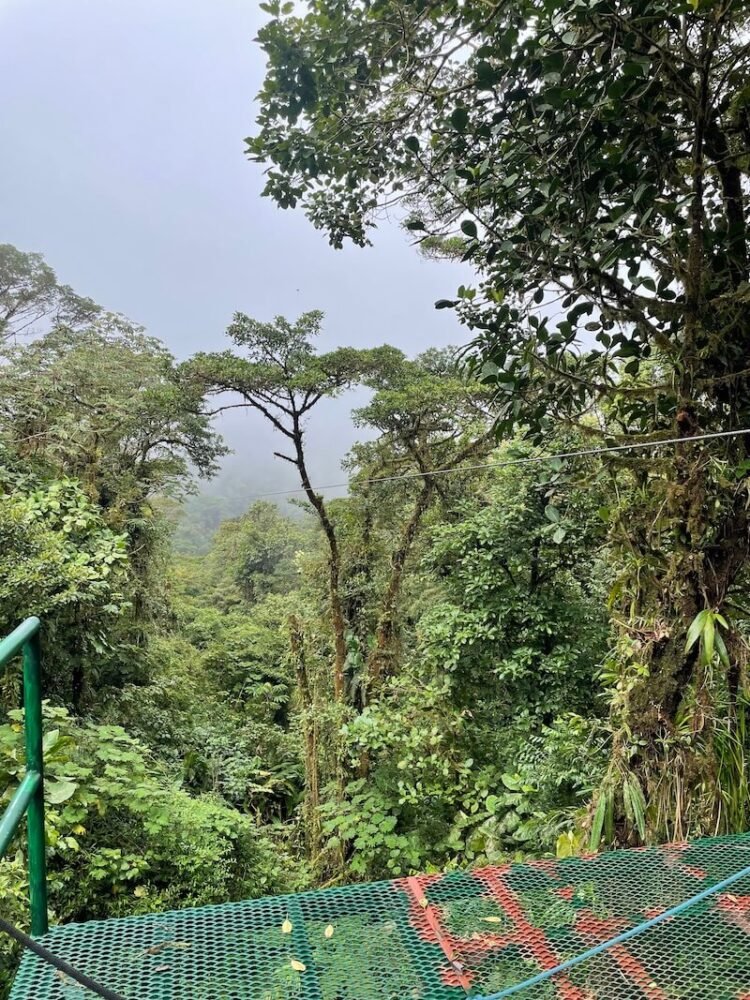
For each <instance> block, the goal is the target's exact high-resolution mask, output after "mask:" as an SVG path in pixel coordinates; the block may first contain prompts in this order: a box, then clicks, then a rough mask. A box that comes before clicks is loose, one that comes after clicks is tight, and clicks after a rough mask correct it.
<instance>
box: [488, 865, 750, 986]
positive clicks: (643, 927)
mask: <svg viewBox="0 0 750 1000" xmlns="http://www.w3.org/2000/svg"><path fill="white" fill-rule="evenodd" d="M748 877H750V865H748V867H747V868H743V869H742V870H741V871H738V872H735V873H734V875H730V876H729V877H728V878H725V879H723V880H722V881H721V882H717V883H716V885H712V886H710V887H709V888H708V889H704V890H703V891H702V892H699V893H697V895H695V896H691V897H690V899H686V900H685V901H684V902H682V903H678V905H677V906H673V907H671V908H670V909H669V910H665V911H664V912H663V913H660V914H659V915H658V916H656V917H652V918H651V919H650V920H646V921H645V922H644V923H642V924H638V925H637V926H636V927H631V928H630V930H629V931H624V932H623V933H622V934H618V935H617V936H616V937H613V938H610V939H609V940H608V941H602V943H601V944H598V945H596V946H595V947H594V948H589V950H588V951H584V952H581V954H580V955H576V956H575V957H574V958H569V959H568V960H567V961H566V962H561V963H560V964H559V965H556V966H555V967H554V968H553V969H545V971H544V972H540V973H539V974H538V975H536V976H532V977H531V978H530V979H525V980H524V981H523V982H522V983H517V984H516V985H515V986H509V987H508V988H507V989H504V990H500V992H499V993H489V994H488V995H487V996H484V997H482V996H480V997H476V1000H505V997H511V996H514V995H515V994H516V993H520V992H521V990H528V989H531V987H532V986H537V985H538V984H539V983H544V982H546V981H547V980H548V979H552V977H553V976H559V975H560V973H562V972H567V971H568V970H569V969H574V968H575V967H576V966H577V965H581V963H582V962H587V961H588V960H589V959H590V958H595V957H596V956H597V955H601V954H602V952H604V951H608V950H609V949H610V948H615V947H617V945H620V944H623V943H624V942H625V941H630V939H631V938H634V937H638V936H639V935H640V934H644V933H645V932H646V931H649V930H651V928H652V927H656V926H657V925H658V924H663V923H664V922H665V921H666V920H671V919H672V918H673V917H676V916H679V914H681V913H684V912H685V910H688V909H690V907H692V906H695V905H696V904H697V903H702V902H703V900H704V899H708V898H709V897H710V896H715V895H716V893H717V892H723V890H724V889H728V888H729V887H730V886H732V885H734V884H735V883H736V882H739V881H741V880H742V879H743V878H748Z"/></svg>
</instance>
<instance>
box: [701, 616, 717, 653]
mask: <svg viewBox="0 0 750 1000" xmlns="http://www.w3.org/2000/svg"><path fill="white" fill-rule="evenodd" d="M715 638H716V625H715V624H714V616H713V615H712V614H710V613H709V614H708V615H707V616H706V623H705V625H704V626H703V659H704V661H705V662H706V663H711V661H712V660H713V658H714V649H715Z"/></svg>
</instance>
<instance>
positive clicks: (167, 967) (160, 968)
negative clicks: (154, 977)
mask: <svg viewBox="0 0 750 1000" xmlns="http://www.w3.org/2000/svg"><path fill="white" fill-rule="evenodd" d="M171 968H172V966H171V965H157V967H156V968H155V969H154V972H169V970H170V969H171Z"/></svg>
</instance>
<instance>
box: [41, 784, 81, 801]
mask: <svg viewBox="0 0 750 1000" xmlns="http://www.w3.org/2000/svg"><path fill="white" fill-rule="evenodd" d="M77 789H78V785H77V784H76V783H75V781H69V780H68V779H67V778H60V779H59V781H47V782H45V786H44V791H45V798H46V799H47V801H48V802H50V803H51V804H52V805H53V806H58V805H60V804H61V803H62V802H67V801H68V799H70V798H72V797H73V795H75V793H76V791H77Z"/></svg>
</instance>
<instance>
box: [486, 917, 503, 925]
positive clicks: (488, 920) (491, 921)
mask: <svg viewBox="0 0 750 1000" xmlns="http://www.w3.org/2000/svg"><path fill="white" fill-rule="evenodd" d="M482 920H484V922H485V923H486V924H501V923H502V922H503V918H502V917H482Z"/></svg>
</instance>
